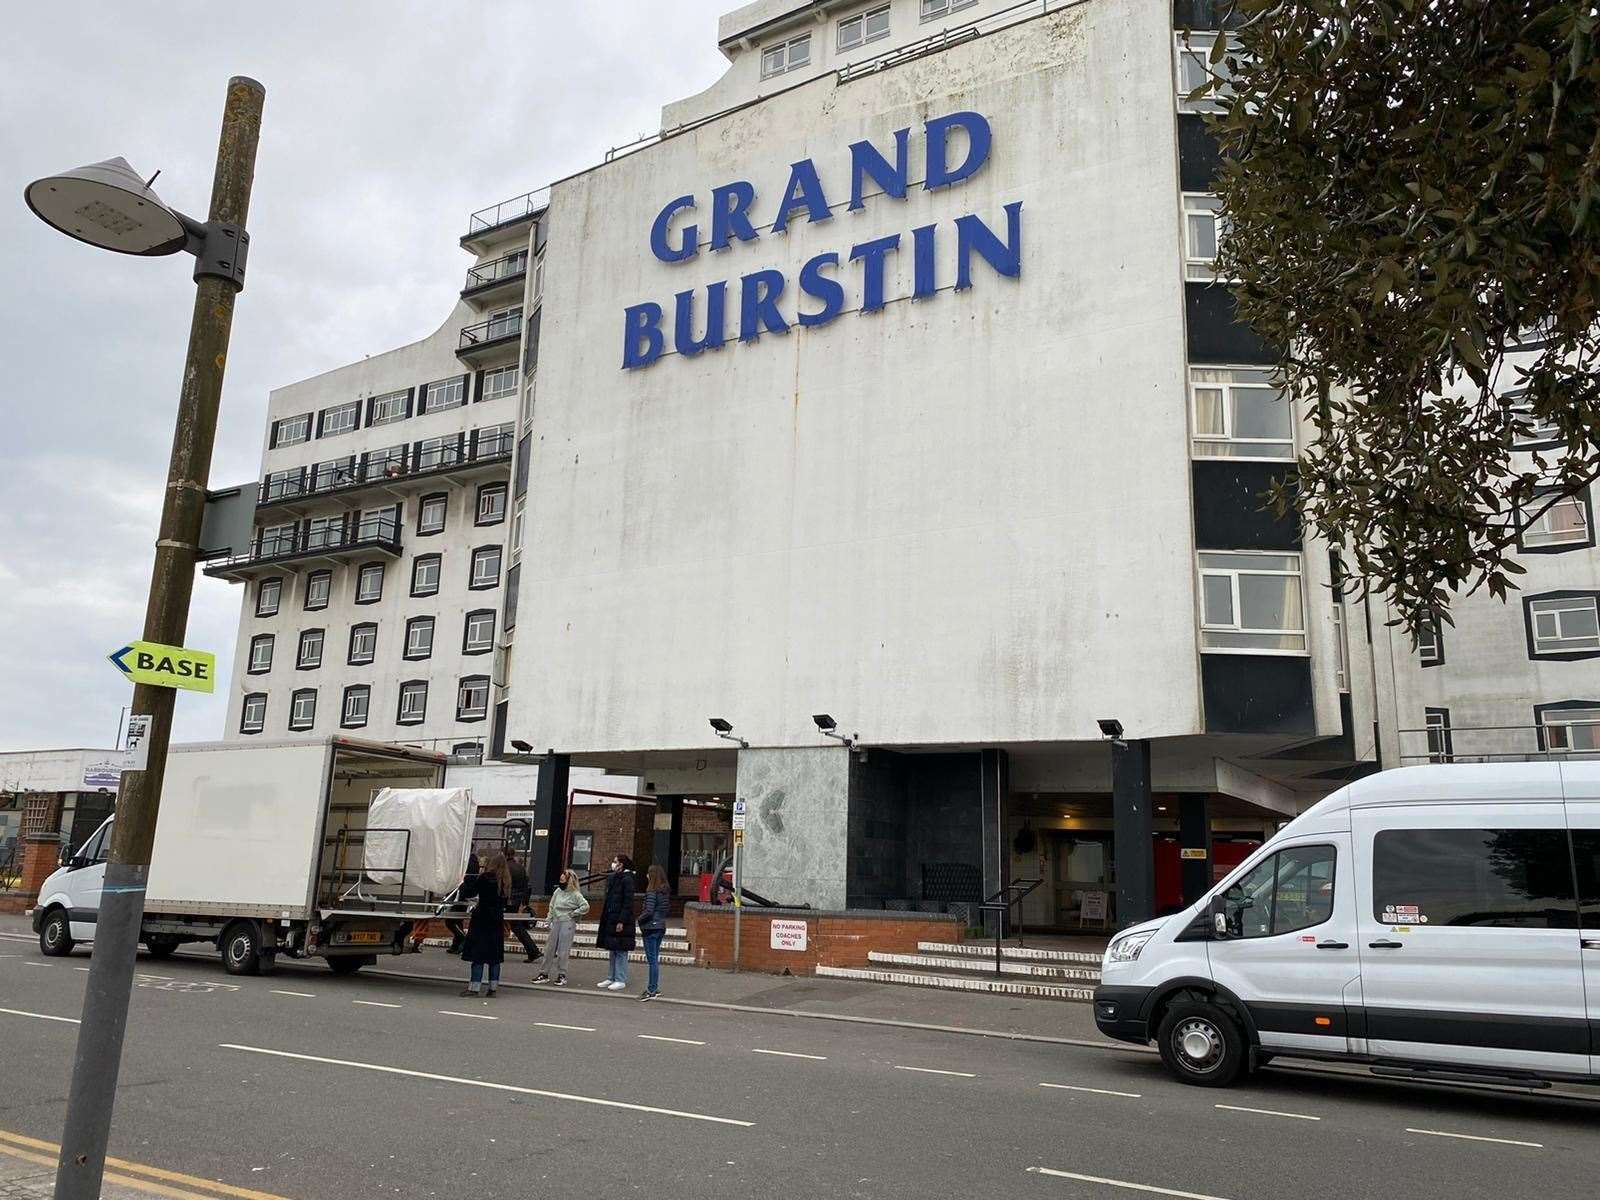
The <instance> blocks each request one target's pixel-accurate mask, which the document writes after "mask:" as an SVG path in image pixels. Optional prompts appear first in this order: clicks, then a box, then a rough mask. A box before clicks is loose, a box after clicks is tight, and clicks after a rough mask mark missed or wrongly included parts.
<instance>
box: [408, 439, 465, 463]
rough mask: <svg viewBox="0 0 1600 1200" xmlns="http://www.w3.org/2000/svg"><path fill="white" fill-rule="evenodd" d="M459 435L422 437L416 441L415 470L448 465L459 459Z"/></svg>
mask: <svg viewBox="0 0 1600 1200" xmlns="http://www.w3.org/2000/svg"><path fill="white" fill-rule="evenodd" d="M460 446H461V437H460V435H459V434H454V433H452V434H450V435H449V436H447V437H431V438H423V439H422V440H421V441H420V442H418V443H417V470H419V471H431V470H433V469H434V468H435V467H448V466H453V465H454V464H456V463H458V462H460V461H461V451H460Z"/></svg>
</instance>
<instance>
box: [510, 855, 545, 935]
mask: <svg viewBox="0 0 1600 1200" xmlns="http://www.w3.org/2000/svg"><path fill="white" fill-rule="evenodd" d="M506 868H507V869H508V870H509V871H510V872H511V895H510V896H509V897H508V898H507V900H506V912H508V913H519V912H521V911H522V910H523V909H525V908H527V907H528V900H529V899H530V898H531V897H530V894H529V891H528V872H527V869H526V868H525V867H524V866H523V865H522V863H521V862H520V861H519V860H518V858H517V852H516V851H515V850H507V851H506ZM507 928H509V929H510V930H511V936H512V937H514V938H516V939H517V941H519V942H521V943H522V948H523V949H524V950H525V951H527V954H528V961H529V962H538V961H539V959H540V958H541V957H542V955H541V954H540V952H539V947H538V945H537V944H536V943H535V942H534V940H533V934H532V932H531V929H532V925H531V924H530V923H529V922H527V921H510V922H507Z"/></svg>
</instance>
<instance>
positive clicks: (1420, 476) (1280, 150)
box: [1195, 0, 1600, 632]
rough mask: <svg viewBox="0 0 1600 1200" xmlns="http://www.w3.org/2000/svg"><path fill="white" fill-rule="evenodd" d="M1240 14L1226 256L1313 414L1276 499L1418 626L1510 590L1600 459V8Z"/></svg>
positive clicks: (1229, 114) (1480, 0) (1500, 6)
mask: <svg viewBox="0 0 1600 1200" xmlns="http://www.w3.org/2000/svg"><path fill="white" fill-rule="evenodd" d="M1233 7H1234V10H1235V11H1234V13H1233V16H1232V18H1231V22H1230V23H1232V24H1233V28H1231V29H1230V30H1229V31H1228V32H1227V33H1226V34H1225V35H1223V36H1219V38H1218V39H1217V44H1216V47H1215V49H1214V50H1213V51H1212V53H1211V56H1210V62H1211V64H1212V72H1213V77H1212V79H1211V81H1210V82H1209V83H1208V84H1207V85H1206V86H1205V87H1204V88H1202V89H1200V90H1199V92H1197V93H1195V94H1196V96H1200V95H1202V94H1209V95H1210V96H1211V97H1212V98H1213V100H1214V102H1215V106H1216V107H1217V108H1218V109H1219V110H1220V111H1218V112H1217V113H1216V114H1215V115H1214V116H1212V117H1211V118H1209V120H1210V123H1211V126H1212V128H1213V131H1214V132H1215V133H1216V135H1217V136H1218V138H1219V140H1220V142H1221V144H1222V149H1223V154H1224V163H1223V165H1222V168H1221V171H1220V177H1219V179H1218V182H1217V192H1218V194H1219V196H1220V199H1221V202H1222V209H1223V214H1224V219H1225V222H1226V225H1225V229H1226V232H1225V236H1224V237H1223V240H1222V245H1221V248H1220V254H1219V258H1218V274H1219V277H1223V278H1229V279H1232V280H1236V281H1237V283H1236V285H1235V287H1234V294H1235V296H1236V297H1237V303H1238V312H1239V315H1240V317H1241V318H1242V319H1243V320H1245V321H1247V322H1249V323H1250V324H1251V325H1252V326H1254V327H1255V329H1256V330H1257V331H1258V332H1259V333H1260V334H1261V335H1262V336H1263V337H1265V338H1266V339H1267V340H1268V341H1269V342H1270V343H1272V344H1274V345H1275V346H1277V347H1279V348H1280V350H1279V353H1280V354H1281V361H1280V372H1281V374H1282V377H1283V381H1284V384H1285V387H1286V390H1287V391H1288V392H1289V393H1290V394H1293V395H1296V396H1299V397H1302V398H1303V399H1304V400H1306V401H1307V402H1308V408H1309V411H1310V413H1311V420H1312V423H1313V427H1314V437H1313V438H1312V439H1311V445H1310V446H1309V447H1308V448H1307V449H1306V451H1305V453H1304V455H1303V456H1302V459H1301V462H1300V465H1299V469H1298V472H1297V473H1296V477H1295V478H1291V479H1288V480H1285V481H1281V482H1280V483H1279V484H1278V486H1277V487H1276V488H1275V490H1274V493H1273V496H1272V499H1273V501H1274V502H1275V503H1276V504H1277V505H1278V506H1279V507H1280V510H1284V509H1287V508H1288V507H1290V506H1297V507H1298V508H1299V509H1300V511H1301V513H1302V515H1303V517H1304V518H1305V520H1306V522H1307V523H1308V525H1309V526H1310V527H1313V528H1315V529H1316V530H1317V531H1318V532H1319V533H1321V534H1322V535H1323V536H1324V537H1326V538H1327V539H1328V540H1329V541H1331V542H1333V543H1335V544H1337V545H1339V546H1341V547H1342V548H1343V554H1344V558H1345V562H1346V564H1347V566H1348V567H1350V568H1351V569H1352V571H1351V573H1352V575H1353V576H1354V578H1355V580H1356V582H1357V583H1358V584H1359V585H1360V586H1362V587H1364V588H1365V589H1368V590H1371V591H1375V592H1381V593H1383V594H1384V595H1385V596H1386V597H1387V598H1388V600H1389V602H1390V604H1391V605H1392V606H1393V608H1394V609H1395V610H1396V611H1397V612H1398V614H1399V615H1400V618H1401V620H1402V621H1403V622H1404V623H1405V624H1406V625H1407V626H1408V627H1409V628H1410V629H1411V630H1412V631H1413V632H1414V631H1415V630H1416V628H1417V625H1418V623H1419V622H1420V621H1422V620H1424V619H1426V614H1427V613H1428V612H1429V610H1430V609H1431V610H1433V611H1435V612H1438V613H1440V614H1442V615H1445V616H1446V619H1448V608H1449V602H1450V598H1451V596H1452V595H1455V594H1458V593H1460V592H1462V591H1463V590H1466V591H1471V590H1476V589H1477V588H1480V587H1487V589H1488V590H1489V591H1490V592H1491V593H1492V594H1494V595H1496V596H1498V597H1500V598H1501V599H1504V598H1505V596H1506V593H1507V590H1508V588H1511V587H1514V586H1515V584H1514V583H1513V582H1512V580H1511V576H1513V575H1517V574H1521V573H1522V568H1521V567H1520V566H1519V565H1518V564H1517V562H1516V559H1515V556H1516V553H1517V549H1518V534H1519V533H1520V532H1521V531H1522V530H1523V528H1524V527H1525V526H1526V525H1527V524H1528V523H1529V522H1531V521H1533V520H1534V519H1536V518H1537V517H1538V516H1539V515H1540V514H1541V513H1542V512H1543V511H1544V510H1545V509H1546V508H1548V507H1549V505H1550V504H1551V503H1552V502H1554V501H1555V500H1557V499H1559V498H1560V497H1561V496H1562V495H1570V494H1573V493H1574V492H1577V491H1580V490H1581V489H1582V488H1584V487H1585V486H1586V485H1587V484H1588V483H1589V482H1590V481H1592V480H1593V479H1595V477H1596V476H1597V474H1600V379H1597V376H1596V367H1597V359H1600V325H1597V316H1600V203H1597V202H1596V201H1597V188H1600V57H1597V43H1596V39H1597V28H1600V16H1597V13H1596V5H1595V4H1593V3H1590V2H1588V0H1235V3H1234V6H1233ZM1530 441H1535V442H1539V443H1541V444H1543V446H1544V448H1542V449H1539V450H1537V451H1535V452H1534V453H1533V454H1532V455H1531V456H1530V455H1529V454H1527V453H1526V452H1523V451H1519V450H1518V449H1515V448H1516V447H1519V446H1521V447H1526V446H1527V444H1528V443H1529V442H1530Z"/></svg>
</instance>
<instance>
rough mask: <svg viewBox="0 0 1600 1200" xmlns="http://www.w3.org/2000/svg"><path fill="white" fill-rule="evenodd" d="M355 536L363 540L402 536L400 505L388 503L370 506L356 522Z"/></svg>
mask: <svg viewBox="0 0 1600 1200" xmlns="http://www.w3.org/2000/svg"><path fill="white" fill-rule="evenodd" d="M355 536H356V537H357V538H359V539H361V540H363V541H365V540H368V539H370V538H382V539H394V538H397V537H399V536H400V505H398V504H388V505H385V506H384V507H382V508H369V509H367V510H366V511H365V512H363V513H362V514H361V519H360V520H359V521H357V522H356V527H355Z"/></svg>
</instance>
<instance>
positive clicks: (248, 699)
mask: <svg viewBox="0 0 1600 1200" xmlns="http://www.w3.org/2000/svg"><path fill="white" fill-rule="evenodd" d="M266 727H267V694H266V693H265V692H250V693H248V694H247V695H246V696H245V698H244V704H242V705H241V706H240V708H239V732H240V733H260V732H261V731H262V730H263V729H265V728H266Z"/></svg>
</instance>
